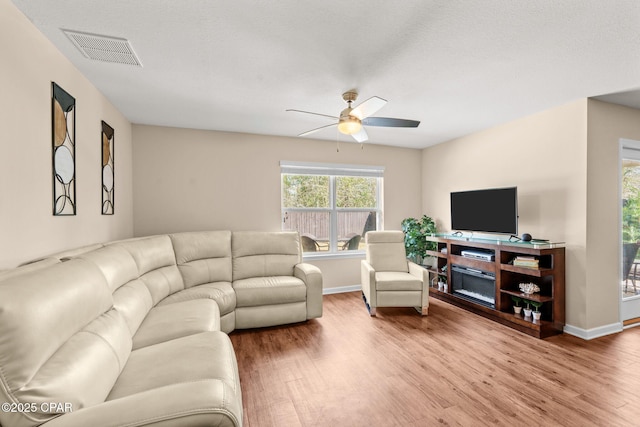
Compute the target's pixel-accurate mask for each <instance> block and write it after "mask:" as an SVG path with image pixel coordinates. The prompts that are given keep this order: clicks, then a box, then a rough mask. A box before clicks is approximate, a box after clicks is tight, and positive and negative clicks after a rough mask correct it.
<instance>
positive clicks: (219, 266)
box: [169, 231, 231, 288]
mask: <svg viewBox="0 0 640 427" xmlns="http://www.w3.org/2000/svg"><path fill="white" fill-rule="evenodd" d="M169 237H170V238H171V242H172V243H173V250H174V251H175V255H176V263H177V264H178V269H179V270H180V273H181V274H182V278H183V280H184V286H185V288H190V287H192V286H196V285H202V284H204V283H213V282H231V232H230V231H203V232H190V233H177V234H171V235H169Z"/></svg>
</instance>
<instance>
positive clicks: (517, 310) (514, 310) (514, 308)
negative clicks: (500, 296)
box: [513, 305, 522, 314]
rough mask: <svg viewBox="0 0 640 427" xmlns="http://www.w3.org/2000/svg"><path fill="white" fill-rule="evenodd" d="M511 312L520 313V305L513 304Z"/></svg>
mask: <svg viewBox="0 0 640 427" xmlns="http://www.w3.org/2000/svg"><path fill="white" fill-rule="evenodd" d="M513 312H514V313H515V314H520V313H521V312H522V307H520V306H518V305H514V306H513Z"/></svg>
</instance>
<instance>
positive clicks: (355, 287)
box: [322, 285, 362, 295]
mask: <svg viewBox="0 0 640 427" xmlns="http://www.w3.org/2000/svg"><path fill="white" fill-rule="evenodd" d="M361 289H362V286H361V285H351V286H340V287H337V288H325V289H323V290H322V295H331V294H342V293H345V292H355V291H359V290H361Z"/></svg>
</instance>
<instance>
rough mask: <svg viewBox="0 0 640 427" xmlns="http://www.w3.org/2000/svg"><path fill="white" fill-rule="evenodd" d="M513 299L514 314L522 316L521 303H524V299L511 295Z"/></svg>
mask: <svg viewBox="0 0 640 427" xmlns="http://www.w3.org/2000/svg"><path fill="white" fill-rule="evenodd" d="M511 299H512V300H513V312H514V313H515V314H520V312H521V311H522V307H520V301H522V298H520V297H517V296H515V295H511Z"/></svg>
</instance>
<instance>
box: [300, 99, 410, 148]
mask: <svg viewBox="0 0 640 427" xmlns="http://www.w3.org/2000/svg"><path fill="white" fill-rule="evenodd" d="M357 97H358V92H356V91H348V92H345V93H343V94H342V99H344V100H345V101H346V102H347V105H348V107H347V108H345V109H344V110H342V112H341V113H340V117H336V116H330V115H328V114H321V113H312V112H310V111H302V110H293V109H289V110H287V111H294V112H297V113H305V114H314V115H316V116H323V117H329V118H331V119H334V120H338V121H337V122H336V123H331V124H330V125H326V126H321V127H319V128H316V129H312V130H309V131H307V132H303V133H301V134H300V135H298V136H307V135H311V134H312V133H316V132H318V131H320V130H322V129H326V128H329V127H332V126H338V130H339V131H340V132H341V133H343V134H345V135H351V136H352V137H353V139H355V140H356V141H358V142H365V141H366V140H367V139H369V136H368V135H367V132H366V131H365V130H364V127H362V125H365V126H384V127H400V128H417V127H418V125H419V124H420V122H419V121H416V120H406V119H393V118H390V117H371V115H372V114H375V113H377V112H378V110H380V109H381V108H382V107H384V106H385V105H386V104H387V101H386V100H385V99H382V98H380V97H377V96H372V97H371V98H369V99H367V100H366V101H364V102H363V103H361V104H359V105H357V106H355V107H353V108H352V107H351V103H352V102H354V101H355V100H356V98H357Z"/></svg>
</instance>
